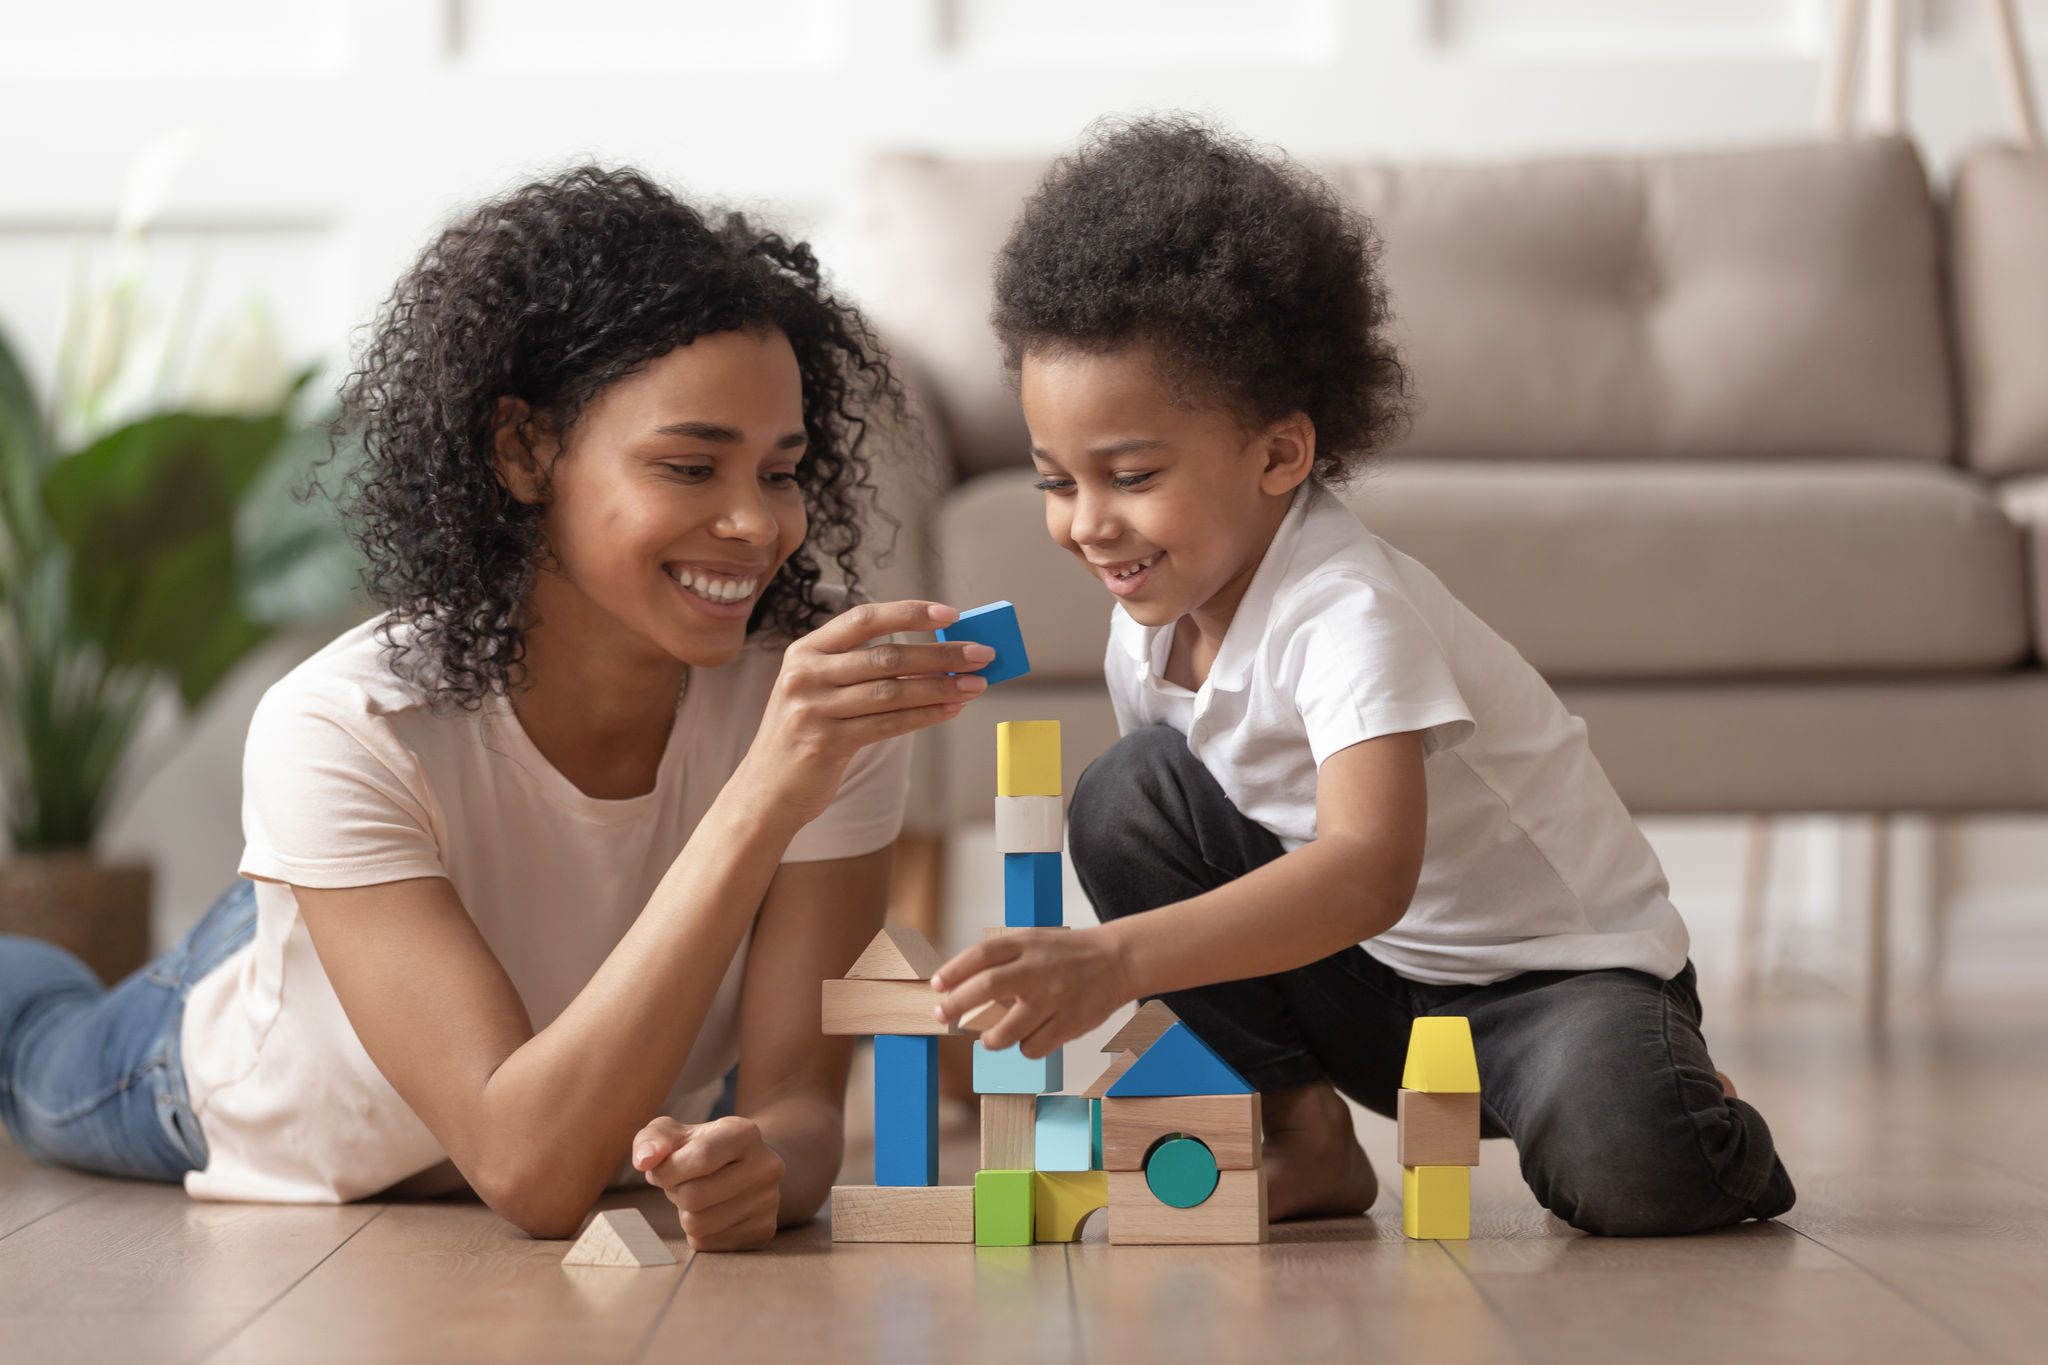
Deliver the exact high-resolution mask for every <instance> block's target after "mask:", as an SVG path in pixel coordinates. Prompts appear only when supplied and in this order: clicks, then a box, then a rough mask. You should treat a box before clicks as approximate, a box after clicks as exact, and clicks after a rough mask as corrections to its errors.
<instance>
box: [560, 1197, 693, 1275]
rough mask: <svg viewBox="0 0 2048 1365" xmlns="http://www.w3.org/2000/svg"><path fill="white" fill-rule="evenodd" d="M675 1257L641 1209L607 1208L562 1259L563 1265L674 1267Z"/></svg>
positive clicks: (634, 1267) (592, 1220)
mask: <svg viewBox="0 0 2048 1365" xmlns="http://www.w3.org/2000/svg"><path fill="white" fill-rule="evenodd" d="M675 1263H676V1258H675V1257H674V1256H673V1255H672V1254H670V1252H669V1249H668V1247H667V1245H666V1244H665V1243H663V1241H662V1240H661V1236H660V1234H658V1233H656V1232H655V1230H654V1228H653V1226H652V1225H651V1224H649V1223H648V1221H647V1215H646V1214H644V1213H642V1212H640V1210H638V1209H606V1210H604V1211H603V1212H602V1213H600V1214H598V1215H597V1217H595V1218H593V1219H591V1220H590V1226H589V1227H587V1228H585V1229H583V1235H582V1236H581V1237H578V1238H577V1239H576V1245H574V1246H572V1247H570V1248H569V1251H568V1254H567V1255H565V1256H563V1257H562V1264H563V1265H602V1266H621V1267H625V1268H627V1269H636V1270H637V1269H641V1268H643V1267H646V1266H657V1265H674V1264H675Z"/></svg>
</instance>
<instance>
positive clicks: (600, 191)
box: [334, 166, 903, 707]
mask: <svg viewBox="0 0 2048 1365" xmlns="http://www.w3.org/2000/svg"><path fill="white" fill-rule="evenodd" d="M748 327H772V328H776V329H779V330H780V331H781V332H782V333H783V334H784V335H786V336H787V337H788V338H789V343H790V346H791V347H792V348H793V349H794V350H795V352H796V358H797V364H798V367H799V368H800V370H801V371H802V374H803V406H804V432H805V435H807V436H808V437H809V439H810V445H809V448H808V449H807V450H806V451H805V453H804V456H803V459H802V461H801V463H800V464H799V465H798V466H797V478H798V480H799V483H800V485H801V487H802V489H803V494H804V506H805V510H806V512H807V513H808V514H809V517H810V531H809V534H808V535H807V536H806V538H805V541H804V544H803V545H802V547H800V548H799V549H798V550H797V552H796V553H795V554H794V555H792V556H791V557H790V558H789V560H788V562H787V563H785V564H784V565H783V567H782V570H781V572H780V573H778V574H777V575H776V576H775V578H774V579H773V580H772V581H771V582H770V583H769V585H768V588H767V589H766V591H764V592H763V593H762V595H761V600H760V602H759V603H758V604H756V606H755V608H754V613H753V617H752V619H751V620H749V621H748V623H747V624H748V629H749V630H750V631H752V630H755V629H760V628H763V627H766V628H768V629H771V630H773V631H776V632H779V633H782V634H786V635H789V636H795V635H799V634H802V633H803V632H805V631H807V630H809V629H811V628H812V627H813V626H815V625H817V624H819V623H820V622H822V621H823V620H825V618H827V617H828V616H830V615H832V614H833V613H834V612H835V611H836V610H838V609H839V606H840V605H843V604H840V603H836V602H832V601H829V600H828V599H826V598H825V597H824V596H823V595H822V594H821V593H820V592H819V590H818V584H819V578H820V576H821V569H822V566H821V564H820V557H821V556H822V557H824V558H826V559H829V560H831V561H832V562H833V563H834V564H835V565H836V566H837V571H838V575H839V577H841V578H842V579H843V581H844V582H845V583H846V585H847V587H848V589H849V590H851V589H853V588H855V587H857V585H858V574H857V572H856V569H855V566H854V557H853V556H854V551H855V549H856V547H858V545H859V544H860V540H861V525H860V519H861V512H862V511H863V510H864V507H865V505H866V504H867V501H868V499H867V497H866V494H868V493H870V492H872V485H870V484H869V482H868V479H867V474H868V462H867V459H866V457H865V455H864V454H863V451H862V444H863V441H864V438H865V436H866V433H867V418H868V417H870V416H877V415H886V416H890V417H895V418H901V416H902V413H903V393H902V389H901V387H900V385H899V384H898V383H897V381H896V379H895V378H894V376H893V375H892V374H891V373H890V370H889V367H888V363H887V361H886V359H885V358H884V357H883V355H882V353H881V349H880V347H879V346H878V345H877V343H876V340H875V337H874V334H873V333H872V332H871V331H870V330H869V328H868V325H867V323H866V322H865V321H864V320H863V319H862V318H861V316H860V314H859V313H857V312H856V311H855V310H854V309H852V308H851V307H849V306H848V305H846V304H844V303H842V302H840V301H839V300H838V299H836V298H834V297H833V296H832V294H831V293H830V292H828V291H827V290H826V288H825V286H824V284H823V282H822V280H821V277H820V272H819V268H818V263H817V261H816V259H815V258H814V257H813V256H812V254H811V250H810V248H809V247H807V246H805V245H804V244H802V243H801V242H791V241H788V240H786V239H784V238H783V237H780V236H778V235H776V234H775V233H773V232H766V231H763V230H761V229H759V228H757V227H755V226H754V225H752V224H751V223H749V222H748V221H747V220H746V218H745V217H743V216H742V215H740V214H738V213H725V214H722V215H707V214H705V213H702V212H699V211H698V210H697V209H695V208H692V207H691V206H689V205H688V204H685V203H683V202H681V201H680V200H678V199H677V198H676V197H675V196H674V195H672V194H670V193H669V192H668V191H667V190H664V189H663V188H661V187H660V186H659V185H656V184H655V183H654V182H653V181H651V180H649V179H647V178H646V177H645V176H642V175H640V174H637V173H635V172H633V171H630V170H609V169H604V168H600V167H597V166H579V167H576V168H573V169H571V170H568V171H565V172H563V173H561V174H559V175H556V176H553V177H551V178H549V179H545V180H539V181H536V182H534V183H532V184H529V185H526V186H523V187H522V188H520V189H517V190H514V191H512V192H511V193H510V194H507V195H505V196H503V197H502V198H498V199H494V200H491V201H490V202H488V203H485V204H483V205H481V206H480V207H478V208H477V209H475V210H474V211H472V212H471V213H469V214H468V215H467V216H465V217H464V218H462V219H461V220H460V221H458V222H457V223H455V224H454V225H453V226H451V227H449V228H448V229H447V230H445V231H444V232H442V233H441V234H440V236H438V237H437V238H435V240H434V241H433V242H432V243H431V244H430V245H429V246H428V247H427V248H426V250H425V251H424V252H423V253H422V254H421V255H420V258H419V260H418V261H417V262H416V263H415V264H414V265H413V266H412V268H411V269H410V270H409V271H407V272H406V274H405V275H404V277H403V278H401V279H400V280H399V282H398V284H397V285H396V287H395V288H394V289H393V290H392V293H391V297H390V298H389V299H388V300H387V301H386V302H385V304H384V306H383V308H382V310H381V311H380V313H379V316H378V319H377V322H376V324H375V326H374V328H373V330H372V334H371V337H370V341H369V344H368V346H367V348H366V349H365V351H364V353H363V355H362V357H361V359H360V361H359V362H358V366H357V368H356V370H355V372H354V373H353V374H351V375H350V376H349V377H348V379H347V380H346V381H345V383H344V384H343V386H342V393H341V410H340V414H339V415H338V416H337V418H336V419H335V426H334V429H335V434H336V437H337V439H338V441H348V440H351V439H352V440H353V441H355V442H357V443H359V444H360V447H361V451H362V458H361V463H360V464H359V465H357V466H356V467H355V469H354V470H353V471H352V472H351V474H350V476H349V480H348V486H347V489H346V495H345V498H344V503H345V509H344V510H345V511H346V512H347V513H348V514H349V516H350V521H351V523H352V530H353V534H354V536H355V539H356V543H357V545H358V546H359V548H360V549H361V550H362V552H363V554H364V556H365V558H366V559H367V561H368V565H367V569H366V572H365V582H366V586H367V587H368V589H369V591H370V594H371V596H372V598H373V599H375V600H376V601H377V603H378V604H379V605H381V606H384V607H388V608H391V609H392V610H393V613H394V619H395V620H406V621H409V622H410V623H411V624H412V634H411V638H410V639H409V640H408V641H407V642H405V643H403V644H400V643H397V642H396V641H395V640H394V638H393V636H392V634H391V632H390V629H389V626H388V625H387V627H386V630H385V635H384V638H385V641H386V644H387V646H388V647H389V649H390V651H391V653H390V655H389V656H388V657H389V659H390V663H391V665H392V666H393V667H394V668H396V669H401V670H402V671H403V672H404V673H405V674H406V675H408V676H410V677H412V678H413V679H414V680H415V681H416V682H418V683H419V684H420V685H421V686H422V687H423V688H424V689H426V690H427V692H428V694H429V696H430V698H431V700H432V701H433V702H434V703H435V704H437V705H439V704H443V703H452V704H455V705H459V706H463V707H474V706H476V705H477V704H478V703H479V702H481V701H482V699H483V698H484V697H485V696H486V695H488V694H490V693H492V692H494V691H503V690H508V689H510V688H514V687H517V686H519V685H520V684H521V683H522V682H523V681H524V676H523V669H522V660H523V657H524V653H525V649H524V643H523V632H524V630H525V628H526V627H527V626H529V625H530V624H532V622H531V621H530V620H528V619H527V607H526V602H527V595H528V592H529V590H530V588H531V587H532V584H533V579H534V575H535V573H536V572H537V570H538V569H539V568H540V567H541V566H542V565H543V564H544V563H545V562H546V559H547V553H548V552H547V547H546V546H545V544H544V543H543V541H542V536H541V526H540V520H541V513H542V511H543V508H542V507H541V506H539V505H528V504H524V503H521V502H519V501H518V500H516V499H515V498H513V497H512V495H511V494H510V492H509V491H507V489H506V488H505V486H504V484H503V483H502V482H500V480H499V478H498V475H497V472H496V467H495V464H494V462H493V460H492V449H493V413H494V410H495V407H496V404H497V402H498V400H499V399H500V398H504V397H515V398H520V399H524V400H525V401H526V403H527V404H528V405H529V407H530V408H531V409H532V410H533V412H534V413H535V414H536V415H537V416H538V417H539V418H540V419H542V420H544V421H545V422H546V423H547V424H548V425H549V427H550V429H551V430H552V431H553V432H554V433H555V434H557V435H561V436H566V435H567V434H568V433H569V432H570V431H571V430H572V429H573V428H574V426H575V422H576V418H577V415H578V414H579V413H580V412H581V411H582V410H583V408H584V406H585V405H586V404H588V403H589V402H590V401H591V400H592V399H593V398H595V397H596V396H597V395H598V394H599V393H600V392H602V391H603V390H604V389H605V388H606V387H607V386H609V385H611V384H614V383H617V382H618V381H619V380H621V379H624V378H626V377H627V376H629V375H631V374H633V373H634V372H636V371H637V370H639V369H640V368H641V367H643V366H645V365H647V364H648V363H649V362H651V361H653V360H656V359H658V358H659V357H661V356H662V355H665V354H666V353H668V352H669V351H671V350H673V349H674V348H676V347H678V346H682V345H686V344H687V343H689V342H690V341H692V340H694V339H695V338H697V337H699V336H703V335H706V334H708V333H713V332H725V331H734V330H738V329H742V328H748ZM522 434H524V433H522Z"/></svg>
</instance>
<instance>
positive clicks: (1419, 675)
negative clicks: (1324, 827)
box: [1104, 483, 1687, 985]
mask: <svg viewBox="0 0 2048 1365" xmlns="http://www.w3.org/2000/svg"><path fill="white" fill-rule="evenodd" d="M1172 643H1173V632H1172V628H1171V627H1161V628H1157V629H1151V628H1147V627H1145V626H1142V625H1140V624H1138V623H1137V622H1136V621H1134V620H1132V619H1131V617H1130V615H1129V614H1128V613H1126V612H1125V611H1124V610H1123V608H1122V607H1121V606H1118V607H1117V608H1116V609H1115V611H1114V615H1113V618H1112V621H1111V627H1110V640H1109V652H1108V658H1107V661H1106V663H1105V666H1104V667H1105V672H1106V674H1107V677H1108V680H1109V692H1110V698H1111V700H1112V701H1113V702H1114V704H1115V707H1116V718H1117V724H1118V726H1119V727H1120V728H1121V729H1122V730H1123V732H1124V733H1126V734H1128V733H1129V732H1130V731H1132V730H1134V729H1137V728H1139V727H1141V726H1146V725H1153V724H1160V723H1164V724H1167V725H1171V726H1172V727H1173V728H1174V729H1176V730H1179V731H1180V732H1181V733H1182V734H1184V735H1186V736H1187V737H1188V748H1189V749H1190V750H1191V751H1192V752H1193V753H1194V755H1195V757H1197V758H1198V759H1200V760H1201V761H1202V764H1203V766H1204V767H1206V768H1207V769H1208V770H1209V771H1210V772H1211V773H1212V774H1214V775H1215V777H1216V779H1217V781H1218V782H1219V783H1220V784H1221V785H1222V787H1223V790H1224V792H1225V793H1226V794H1227V795H1228V796H1229V797H1230V799H1231V802H1232V803H1233V804H1234V805H1236V807H1237V808H1238V810H1239V811H1241V812H1242V813H1243V814H1244V815H1246V816H1247V817H1249V818H1250V819H1252V820H1254V821H1256V822H1257V823H1259V824H1261V825H1263V826H1265V827H1266V828H1267V829H1269V830H1271V831H1272V832H1273V833H1274V834H1275V835H1277V836H1278V837H1279V839H1280V842H1281V844H1282V846H1284V847H1285V848H1288V849H1295V848H1299V847H1300V846H1301V845H1303V844H1305V843H1307V842H1309V841H1310V840H1312V839H1314V838H1315V837H1316V771H1317V769H1318V768H1320V767H1321V766H1322V763H1323V761H1324V760H1325V759H1327V758H1328V757H1329V756H1330V755H1331V754H1334V753H1336V752H1338V751H1339V750H1341V749H1347V748H1349V747H1350V746H1352V745H1354V744H1358V743H1361V742H1363V741H1365V740H1368V739H1373V738H1375V737H1377V736H1380V735H1388V734H1397V733H1400V732H1403V731H1408V730H1414V731H1418V732H1420V734H1421V736H1422V751H1423V754H1424V757H1425V763H1424V767H1423V771H1424V773H1425V775H1426V776H1427V778H1428V782H1429V821H1428V833H1427V842H1426V844H1425V846H1424V850H1423V863H1422V876H1421V880H1420V881H1419V882H1418V883H1417V885H1416V888H1415V898H1414V899H1413V900H1412V901H1411V902H1410V903H1409V906H1408V912H1407V913H1406V914H1405V915H1403V916H1402V917H1401V919H1400V921H1399V923H1397V924H1395V925H1394V927H1393V928H1391V929H1389V930H1387V931H1386V932H1385V933H1383V934H1380V935H1379V936H1378V937H1376V938H1372V939H1369V940H1367V941H1366V942H1365V944H1364V945H1363V947H1364V948H1365V950H1366V951H1367V952H1368V953H1371V954H1372V955H1373V956H1374V957H1376V958H1378V959H1379V960H1380V961H1382V962H1384V963H1386V964H1387V965H1388V966H1390V967H1392V968H1393V969H1394V970H1395V971H1397V972H1399V973H1400V974H1401V975H1403V976H1405V977H1409V978H1411V979H1413V980H1416V981H1425V982H1431V983H1438V984H1448V983H1455V982H1465V983H1470V984H1473V985H1484V984H1486V983H1488V982H1493V981H1499V980H1501V979H1502V978H1504V977H1509V976H1513V975H1515V974H1516V973H1518V972H1524V971H1552V970H1589V969H1593V968H1601V967H1633V968H1635V969H1637V970H1639V971H1644V972H1648V973H1650V974H1651V975H1653V976H1656V977H1659V978H1663V979H1669V978H1670V977H1672V976H1674V975H1676V974H1677V973H1678V971H1679V970H1680V969H1681V968H1682V967H1683V966H1684V965H1685V955H1686V948H1687V937H1686V932H1685V923H1684V921H1683V920H1681V919H1680V918H1679V916H1678V911H1677V910H1676V909H1675V908H1674V907H1673V906H1672V904H1671V901H1670V898H1669V889H1670V888H1669V886H1668V884H1667V883H1666V881H1665V879H1664V870H1663V868H1662V867H1661V866H1660V865H1659V864H1658V862H1657V855H1656V854H1655V853H1654V852H1652V851H1651V849H1650V845H1649V841H1648V840H1646V839H1644V838H1643V835H1642V831H1640V830H1638V829H1637V828H1636V825H1635V821H1634V820H1632V819H1631V818H1630V817H1629V813H1628V811H1627V809H1626V808H1625V807H1624V806H1623V805H1622V803H1621V798H1620V797H1619V796H1618V795H1616V794H1615V791H1614V788H1613V786H1612V785H1611V784H1610V783H1609V782H1608V781H1607V775H1606V774H1605V773H1604V772H1602V771H1601V768H1600V765H1599V763H1597V762H1596V761H1595V760H1594V758H1593V754H1592V751H1591V750H1590V749H1589V748H1588V747H1587V745H1586V725H1585V722H1584V721H1582V720H1580V719H1579V718H1578V717H1576V716H1574V715H1571V714H1570V713H1569V712H1567V711H1566V710H1565V709H1564V705H1563V703H1562V702H1560V701H1559V700H1558V699H1557V694H1556V693H1554V692H1552V691H1551V690H1550V687H1549V685H1548V684H1546V683H1545V682H1544V681H1543V679H1542V677H1541V676H1540V675H1538V673H1537V672H1536V670H1535V669H1534V668H1531V667H1530V666H1529V664H1528V662H1527V661H1526V660H1524V659H1523V658H1522V656H1521V655H1520V654H1518V653H1516V652H1515V649H1514V646H1512V645H1510V644H1508V642H1507V641H1505V640H1503V639H1502V638H1501V637H1500V636H1498V635H1496V634H1495V633H1494V632H1493V631H1492V630H1491V629H1490V628H1489V627H1488V626H1487V625H1486V623H1485V622H1483V621H1481V620H1480V619H1479V618H1478V617H1477V616H1474V615H1473V614H1472V613H1471V612H1470V611H1469V610H1467V609H1466V607H1465V606H1464V604H1463V603H1461V602H1459V601H1458V600H1457V599H1456V598H1454V597H1452V596H1451V594H1450V592H1449V591H1448V590H1446V589H1445V587H1444V585H1443V584H1442V583H1441V582H1440V581H1438V579H1437V577H1436V575H1435V574H1433V573H1431V572H1430V571H1429V570H1428V569H1426V568H1424V567H1423V566H1422V565H1421V564H1419V563H1417V562H1416V561H1415V560H1413V559H1410V558H1409V557H1408V556H1407V555H1404V554H1402V553H1401V552H1400V551H1399V550H1396V549H1394V548H1393V547H1392V546H1390V545H1388V544H1386V543H1385V542H1384V541H1382V540H1381V539H1380V538H1379V537H1377V536H1375V535H1373V534H1372V533H1371V532H1370V531H1368V530H1366V529H1365V528H1364V527H1363V526H1361V525H1359V523H1358V519H1357V518H1356V517H1354V516H1352V514H1351V512H1350V511H1349V509H1347V508H1346V507H1345V506H1344V504H1342V503H1341V502H1339V501H1337V499H1336V498H1334V497H1332V496H1331V495H1330V494H1329V493H1328V492H1327V491H1325V490H1324V489H1322V488H1321V487H1320V486H1318V485H1316V484H1314V483H1309V484H1306V485H1304V486H1303V488H1302V490H1301V491H1300V492H1298V493H1297V494H1296V496H1295V500H1294V504H1293V506H1292V507H1291V508H1289V510H1288V513H1287V516H1286V518H1285V520H1283V521H1282V523H1281V525H1280V529H1279V532H1278V533H1277V534H1276V535H1275V536H1274V537H1273V543H1272V545H1271V546H1270V547H1268V549H1267V551H1266V555H1265V558H1264V559H1262V560H1261V561H1260V563H1259V568H1258V572H1257V573H1256V574H1254V575H1253V577H1252V582H1251V585H1250V586H1249V587H1248V588H1247V589H1246V590H1245V595H1244V600H1243V602H1241V603H1240V604H1239V605H1238V609H1237V614H1236V615H1235V616H1234V617H1232V618H1231V622H1230V629H1229V630H1228V631H1226V632H1225V633H1224V637H1223V644H1222V647H1221V648H1220V649H1219V650H1218V652H1217V655H1216V662H1215V664H1214V665H1213V666H1212V667H1211V668H1210V670H1209V677H1208V680H1207V681H1205V682H1204V683H1203V684H1202V687H1201V690H1200V691H1198V692H1190V691H1188V690H1187V689H1186V688H1183V687H1179V686H1177V685H1175V684H1173V683H1170V682H1168V681H1166V679H1165V678H1164V677H1163V676H1161V675H1162V673H1163V671H1164V670H1165V668H1166V663H1167V654H1168V651H1169V650H1170V649H1171V648H1172Z"/></svg>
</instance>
